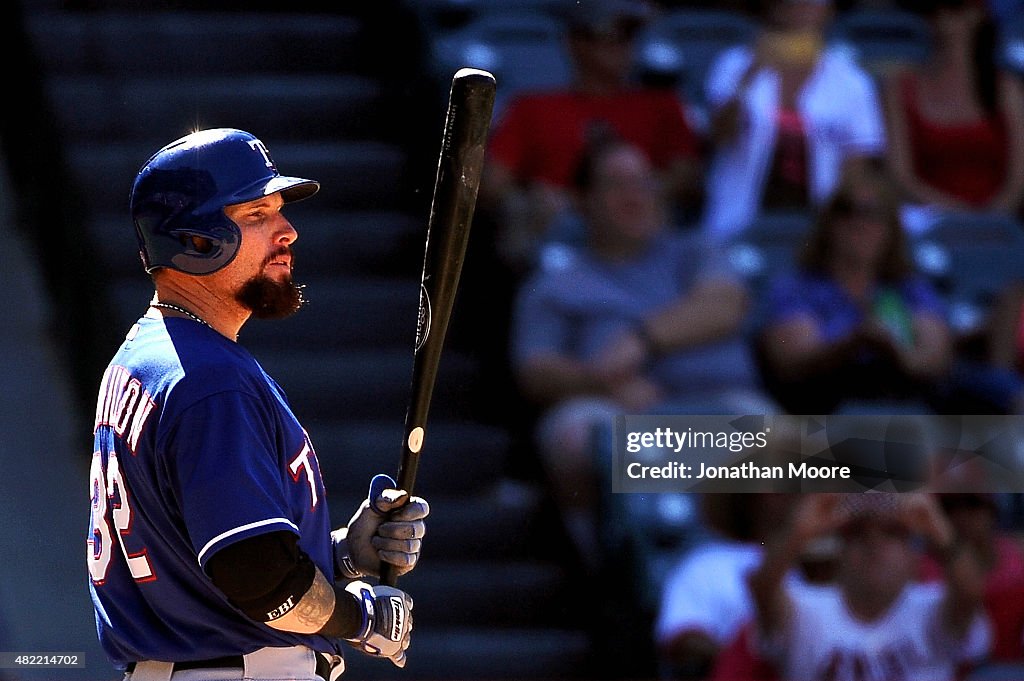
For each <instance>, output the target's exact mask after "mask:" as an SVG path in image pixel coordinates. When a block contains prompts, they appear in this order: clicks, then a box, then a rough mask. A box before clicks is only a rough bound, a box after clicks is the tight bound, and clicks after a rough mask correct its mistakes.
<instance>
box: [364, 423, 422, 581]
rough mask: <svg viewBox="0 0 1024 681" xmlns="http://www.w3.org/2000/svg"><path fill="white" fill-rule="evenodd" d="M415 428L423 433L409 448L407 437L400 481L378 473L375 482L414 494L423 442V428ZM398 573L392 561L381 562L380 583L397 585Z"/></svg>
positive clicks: (399, 473) (400, 470) (399, 476)
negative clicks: (381, 481)
mask: <svg viewBox="0 0 1024 681" xmlns="http://www.w3.org/2000/svg"><path fill="white" fill-rule="evenodd" d="M415 430H419V431H420V433H421V434H420V435H419V436H418V438H419V439H418V440H416V439H414V440H413V443H414V447H412V448H411V449H410V448H408V438H407V445H406V446H407V449H406V451H405V456H403V457H402V464H401V466H400V467H399V469H398V475H397V476H396V477H397V480H398V481H397V482H395V481H394V480H392V479H391V478H390V477H388V476H386V475H378V476H376V477H375V478H374V479H373V480H374V482H376V481H377V480H378V478H381V479H384V480H386V481H387V482H388V483H390V484H389V486H390V487H394V488H396V489H401V490H405V491H406V492H408V494H409V496H410V497H411V496H412V488H413V485H414V484H415V483H416V470H417V468H418V465H419V446H420V445H421V444H422V430H423V429H422V428H419V429H415ZM412 449H414V450H415V451H412ZM374 482H371V489H372V487H373V484H374ZM372 494H373V492H372V491H371V495H372ZM397 573H398V570H397V569H396V568H395V566H394V565H392V564H391V563H385V562H381V564H380V583H381V584H382V585H384V586H395V584H397V583H398V574H397Z"/></svg>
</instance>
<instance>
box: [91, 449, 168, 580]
mask: <svg viewBox="0 0 1024 681" xmlns="http://www.w3.org/2000/svg"><path fill="white" fill-rule="evenodd" d="M89 480H90V489H91V490H92V527H91V528H90V532H89V538H88V540H87V544H88V546H89V551H88V559H89V575H90V576H91V577H92V581H93V583H95V584H97V585H99V584H103V582H105V581H106V579H107V571H108V570H110V560H111V556H112V552H113V546H112V541H111V539H112V535H113V532H112V530H111V527H113V529H116V530H117V541H118V544H119V545H120V547H121V553H122V554H123V555H124V559H125V562H126V563H127V565H128V570H129V572H131V575H132V577H133V578H134V579H135V581H137V582H148V581H152V580H154V579H156V575H155V574H154V573H153V569H152V567H151V566H150V563H149V558H148V557H147V556H146V549H145V548H143V549H142V550H141V551H138V552H136V553H131V552H130V551H129V550H128V545H127V543H126V542H127V540H128V538H129V536H130V535H131V531H132V510H131V502H130V501H129V495H128V486H127V485H126V484H125V481H124V477H123V476H122V475H121V466H120V464H119V463H118V459H117V454H115V453H114V452H111V453H110V455H109V457H108V460H107V470H106V474H104V471H103V463H102V457H101V455H100V452H94V453H93V455H92V465H91V466H90V470H89Z"/></svg>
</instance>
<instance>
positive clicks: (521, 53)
mask: <svg viewBox="0 0 1024 681" xmlns="http://www.w3.org/2000/svg"><path fill="white" fill-rule="evenodd" d="M563 31H564V29H563V26H562V23H561V22H560V21H559V20H558V19H556V18H554V17H552V16H550V15H547V14H543V13H541V12H530V11H515V10H509V11H505V12H498V11H495V12H490V13H487V14H483V15H481V16H480V17H478V18H476V19H473V20H471V21H470V22H469V23H468V24H467V25H465V26H464V27H462V28H460V29H458V30H456V31H452V32H449V33H445V34H444V35H441V36H438V37H437V39H436V40H434V43H433V49H432V53H433V54H432V59H433V69H432V70H433V72H434V73H435V74H436V77H437V79H438V82H439V83H442V84H445V85H447V83H449V82H450V80H451V76H452V74H453V73H455V71H457V70H458V69H460V68H462V67H464V66H471V67H475V68H480V69H484V70H487V71H490V72H491V73H493V74H494V77H495V79H496V80H497V81H498V95H497V98H496V100H495V103H494V110H495V113H496V114H497V112H499V111H501V110H502V108H503V107H504V105H505V104H506V103H507V102H508V100H509V99H510V98H511V97H512V96H513V95H515V94H517V93H519V92H523V91H527V90H540V89H547V88H553V87H565V86H567V85H568V84H569V83H570V82H571V79H572V70H571V66H570V62H569V55H568V53H567V52H566V47H565V43H564V36H563Z"/></svg>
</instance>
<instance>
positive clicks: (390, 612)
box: [345, 582, 412, 667]
mask: <svg viewBox="0 0 1024 681" xmlns="http://www.w3.org/2000/svg"><path fill="white" fill-rule="evenodd" d="M345 591H348V592H349V593H351V594H353V595H354V596H355V597H356V598H358V599H359V603H360V605H361V607H362V610H363V626H362V629H361V630H360V633H359V635H358V636H356V637H355V638H350V639H346V640H347V641H348V642H349V643H351V644H352V645H354V646H355V647H356V648H359V650H361V651H363V652H364V653H366V654H367V655H373V656H375V657H386V658H388V659H389V660H391V662H393V663H394V665H395V666H396V667H404V666H405V651H406V650H408V648H409V638H410V636H411V635H412V596H410V595H409V594H407V593H405V592H404V591H401V590H399V589H396V588H394V587H390V586H376V587H375V586H370V585H369V584H367V583H366V582H351V583H349V584H348V586H346V587H345Z"/></svg>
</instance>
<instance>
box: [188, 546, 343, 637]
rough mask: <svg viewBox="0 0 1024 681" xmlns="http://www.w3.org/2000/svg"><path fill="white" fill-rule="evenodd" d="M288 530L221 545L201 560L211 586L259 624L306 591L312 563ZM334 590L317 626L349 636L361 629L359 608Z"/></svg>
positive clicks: (313, 572)
mask: <svg viewBox="0 0 1024 681" xmlns="http://www.w3.org/2000/svg"><path fill="white" fill-rule="evenodd" d="M297 542H298V537H296V536H295V535H294V534H292V533H291V532H286V531H281V532H268V533H266V534H260V535H257V536H255V537H249V538H248V539H243V540H241V541H238V542H236V543H234V544H231V545H229V546H226V547H224V548H223V549H221V550H220V551H218V552H217V553H216V554H214V555H213V556H212V557H211V558H210V560H209V561H208V562H207V563H206V572H207V574H209V575H210V579H211V580H212V581H213V584H214V586H216V587H217V588H218V589H220V590H221V591H223V592H224V595H226V596H227V597H228V600H229V601H230V602H231V604H232V605H234V606H235V607H236V608H238V609H239V610H241V611H242V612H244V613H245V614H246V615H248V616H249V617H251V618H252V619H254V620H257V621H259V622H268V621H270V620H271V619H273V617H272V614H273V613H274V611H275V610H276V609H278V608H280V607H281V606H282V605H283V604H285V603H287V602H288V600H289V599H292V603H293V604H295V603H298V602H299V601H300V600H301V599H302V597H303V596H304V595H305V594H306V592H307V591H309V588H310V586H312V584H313V580H314V578H315V576H316V566H315V565H314V564H313V561H312V560H310V558H309V556H307V555H306V553H305V552H304V551H303V550H302V549H300V548H299V546H298V543H297ZM332 588H334V596H335V601H334V611H333V612H332V613H331V617H330V619H329V620H328V621H327V623H326V624H325V625H324V626H323V628H322V629H321V630H320V633H321V634H323V635H324V636H329V637H332V638H353V637H355V636H357V635H358V634H359V632H360V631H361V630H362V628H363V608H362V604H361V603H360V602H359V599H357V598H356V597H355V596H353V595H352V594H350V593H349V592H347V591H345V590H344V589H338V588H335V587H333V585H332Z"/></svg>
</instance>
